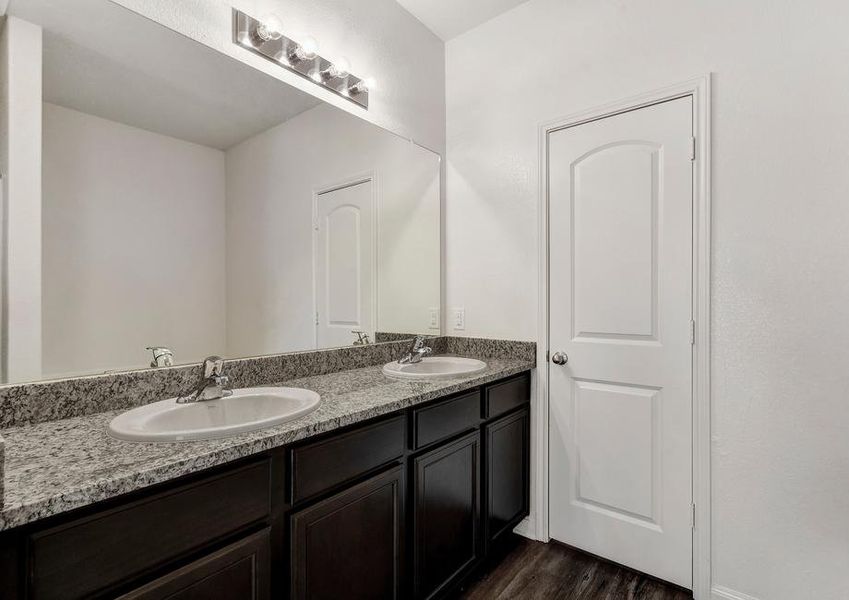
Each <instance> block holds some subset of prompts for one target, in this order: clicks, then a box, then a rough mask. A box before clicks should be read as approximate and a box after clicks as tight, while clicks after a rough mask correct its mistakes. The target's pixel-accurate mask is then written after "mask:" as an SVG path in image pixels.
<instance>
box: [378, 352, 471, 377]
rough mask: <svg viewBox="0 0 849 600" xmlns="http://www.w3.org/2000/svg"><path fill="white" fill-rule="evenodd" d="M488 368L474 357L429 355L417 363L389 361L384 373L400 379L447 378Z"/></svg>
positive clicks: (463, 375) (464, 375)
mask: <svg viewBox="0 0 849 600" xmlns="http://www.w3.org/2000/svg"><path fill="white" fill-rule="evenodd" d="M484 369H486V363H485V362H483V361H480V360H476V359H474V358H462V357H460V356H427V357H425V358H423V359H422V360H421V362H417V363H405V364H400V363H398V362H391V363H387V364H385V365H384V366H383V373H384V375H388V376H389V377H397V378H399V379H418V380H426V379H445V378H450V377H466V376H468V375H473V374H475V373H480V372H481V371H483V370H484Z"/></svg>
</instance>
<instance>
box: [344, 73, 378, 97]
mask: <svg viewBox="0 0 849 600" xmlns="http://www.w3.org/2000/svg"><path fill="white" fill-rule="evenodd" d="M374 88H375V81H374V78H373V77H366V78H365V79H360V80H359V81H358V82H357V83H355V84H354V85H352V86H351V87H349V88H348V91H349V92H351V93H352V94H354V95H356V94H362V93H363V92H366V93H368V92H371V91H373V90H374Z"/></svg>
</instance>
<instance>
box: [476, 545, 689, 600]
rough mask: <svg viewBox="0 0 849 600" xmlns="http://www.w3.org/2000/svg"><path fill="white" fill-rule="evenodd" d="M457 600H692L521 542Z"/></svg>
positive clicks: (611, 568) (560, 550)
mask: <svg viewBox="0 0 849 600" xmlns="http://www.w3.org/2000/svg"><path fill="white" fill-rule="evenodd" d="M460 597H461V598H463V600H507V599H512V598H522V599H528V600H536V599H539V600H542V599H543V598H544V599H546V600H548V599H551V600H692V597H693V596H692V594H690V592H689V591H687V590H684V589H682V588H679V587H677V586H674V585H671V584H667V583H663V582H661V581H658V580H656V579H652V578H651V577H648V576H647V575H643V574H642V573H638V572H636V571H632V570H631V569H628V568H625V567H622V566H620V565H616V564H613V563H610V562H607V561H604V560H600V559H598V558H595V557H593V556H590V555H588V554H585V553H583V552H580V551H578V550H575V549H573V548H569V547H567V546H562V545H560V544H556V543H553V542H552V543H550V544H543V543H540V542H533V541H531V540H522V541H521V542H519V544H518V546H517V547H516V548H515V549H514V550H512V551H511V552H510V553H509V554H507V555H506V556H505V558H504V559H503V560H502V561H501V562H500V563H499V564H498V565H497V566H495V567H494V568H493V569H491V570H490V571H489V573H488V574H487V575H485V576H483V577H482V578H481V579H479V580H478V581H475V582H473V583H470V584H469V585H468V586H466V589H465V590H464V591H463V592H462V594H461V596H460Z"/></svg>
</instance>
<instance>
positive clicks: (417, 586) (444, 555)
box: [413, 431, 481, 598]
mask: <svg viewBox="0 0 849 600" xmlns="http://www.w3.org/2000/svg"><path fill="white" fill-rule="evenodd" d="M413 463H414V473H415V475H414V477H415V481H414V485H413V488H414V494H415V506H414V515H413V520H414V540H413V554H414V559H413V563H414V565H413V587H414V595H415V597H416V598H432V597H434V596H437V595H438V594H440V593H441V592H442V591H444V590H445V589H446V588H448V587H449V586H450V585H451V584H452V583H454V582H455V581H456V580H457V579H458V578H460V577H461V576H462V575H463V574H465V573H466V572H467V570H468V569H469V568H471V567H472V566H474V564H475V563H476V561H477V559H478V558H479V556H480V551H481V550H480V548H481V543H480V542H481V535H480V534H481V532H480V432H479V431H475V432H474V433H471V434H469V435H467V436H464V437H462V438H460V439H458V440H456V441H455V442H452V443H449V444H446V445H445V446H441V447H439V448H437V449H435V450H432V451H430V452H427V453H425V454H422V455H421V456H418V457H416V458H414V459H413Z"/></svg>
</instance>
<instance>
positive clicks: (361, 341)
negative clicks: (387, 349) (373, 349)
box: [351, 329, 371, 346]
mask: <svg viewBox="0 0 849 600" xmlns="http://www.w3.org/2000/svg"><path fill="white" fill-rule="evenodd" d="M351 333H355V334H357V341H356V342H354V346H368V345H369V344H371V340H370V339H369V338H368V334H367V333H366V332H364V331H359V330H357V329H353V330H351Z"/></svg>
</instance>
